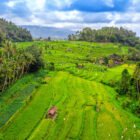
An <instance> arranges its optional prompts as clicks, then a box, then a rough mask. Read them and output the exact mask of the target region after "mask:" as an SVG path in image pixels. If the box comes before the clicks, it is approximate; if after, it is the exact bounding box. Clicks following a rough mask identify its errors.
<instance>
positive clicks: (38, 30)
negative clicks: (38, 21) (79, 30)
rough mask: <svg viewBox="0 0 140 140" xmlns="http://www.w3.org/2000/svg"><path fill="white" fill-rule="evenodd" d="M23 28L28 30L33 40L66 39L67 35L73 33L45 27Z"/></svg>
mask: <svg viewBox="0 0 140 140" xmlns="http://www.w3.org/2000/svg"><path fill="white" fill-rule="evenodd" d="M22 27H23V28H26V29H28V30H29V31H30V32H31V34H32V36H33V38H39V37H42V38H47V37H53V38H61V39H64V38H67V36H68V35H69V34H74V33H75V32H74V31H72V30H69V29H65V28H54V27H45V26H34V25H23V26H22Z"/></svg>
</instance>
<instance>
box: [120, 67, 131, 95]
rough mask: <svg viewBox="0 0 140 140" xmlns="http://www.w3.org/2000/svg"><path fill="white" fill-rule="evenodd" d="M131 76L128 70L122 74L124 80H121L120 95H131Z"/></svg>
mask: <svg viewBox="0 0 140 140" xmlns="http://www.w3.org/2000/svg"><path fill="white" fill-rule="evenodd" d="M130 79H131V77H130V74H129V72H128V70H127V69H124V70H123V72H122V78H121V85H120V86H121V91H120V92H121V93H120V94H130V93H129V92H130V90H129V89H130Z"/></svg>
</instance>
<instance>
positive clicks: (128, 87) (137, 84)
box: [117, 62, 140, 117]
mask: <svg viewBox="0 0 140 140" xmlns="http://www.w3.org/2000/svg"><path fill="white" fill-rule="evenodd" d="M118 85H119V88H118V89H117V91H118V93H119V94H120V95H126V96H127V97H129V98H130V99H131V100H132V99H133V100H132V101H133V102H132V103H131V100H126V99H125V100H124V103H123V107H124V108H127V107H129V108H130V109H131V110H132V112H134V113H135V114H137V115H139V117H140V114H139V113H140V62H139V63H137V65H136V68H135V71H134V73H133V75H132V76H131V75H130V74H129V72H128V70H127V69H124V70H123V72H122V77H121V81H120V84H118ZM137 103H138V104H137Z"/></svg>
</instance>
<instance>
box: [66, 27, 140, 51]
mask: <svg viewBox="0 0 140 140" xmlns="http://www.w3.org/2000/svg"><path fill="white" fill-rule="evenodd" d="M68 39H69V40H79V41H88V42H113V43H122V44H123V45H129V46H132V47H137V48H139V49H140V40H139V38H138V37H136V33H134V32H133V31H130V30H127V29H124V28H123V27H120V28H117V27H103V28H102V29H99V30H95V29H94V30H92V29H91V28H89V27H87V28H84V29H83V30H82V31H77V32H76V34H75V35H74V34H72V35H69V36H68Z"/></svg>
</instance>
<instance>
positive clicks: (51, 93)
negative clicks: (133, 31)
mask: <svg viewBox="0 0 140 140" xmlns="http://www.w3.org/2000/svg"><path fill="white" fill-rule="evenodd" d="M17 45H18V48H24V49H25V50H26V49H28V46H37V47H38V48H42V49H43V50H42V51H43V53H42V56H43V60H44V61H45V67H44V68H43V69H41V70H40V71H38V72H36V73H32V74H28V75H25V76H23V77H22V78H20V79H19V80H17V81H16V82H15V84H13V85H11V86H9V88H7V90H6V91H5V92H3V93H2V94H1V96H0V103H1V104H0V139H2V140H19V139H20V140H25V139H26V140H40V139H43V140H57V139H60V140H70V139H75V140H103V139H104V140H120V139H132V140H138V139H139V138H140V118H138V117H140V116H139V113H138V112H137V110H136V109H137V108H138V107H137V104H138V103H139V102H138V100H135V99H134V98H131V97H132V95H131V96H129V95H125V94H123V95H122V96H121V95H120V94H119V93H118V92H116V91H117V89H118V88H119V86H120V84H121V82H120V81H121V77H122V72H123V71H124V70H125V69H127V70H128V72H129V74H130V76H132V75H133V73H134V71H135V68H136V63H135V62H133V61H130V60H128V59H127V60H126V56H128V57H129V48H130V47H126V46H122V47H121V48H120V46H119V44H113V43H91V42H82V41H47V42H44V41H35V42H24V43H18V44H17ZM111 56H116V57H117V58H118V59H119V62H120V61H121V64H116V63H115V62H116V60H112V58H111ZM103 58H108V59H109V62H108V64H106V63H105V62H104V63H103V61H101V60H104V59H103ZM110 62H112V63H110ZM133 93H134V91H133ZM52 106H56V107H57V108H58V111H57V116H56V119H54V120H53V119H49V118H46V116H47V113H48V110H49V108H51V107H52ZM131 107H132V108H131ZM131 109H133V110H131ZM132 112H133V113H132Z"/></svg>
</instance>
